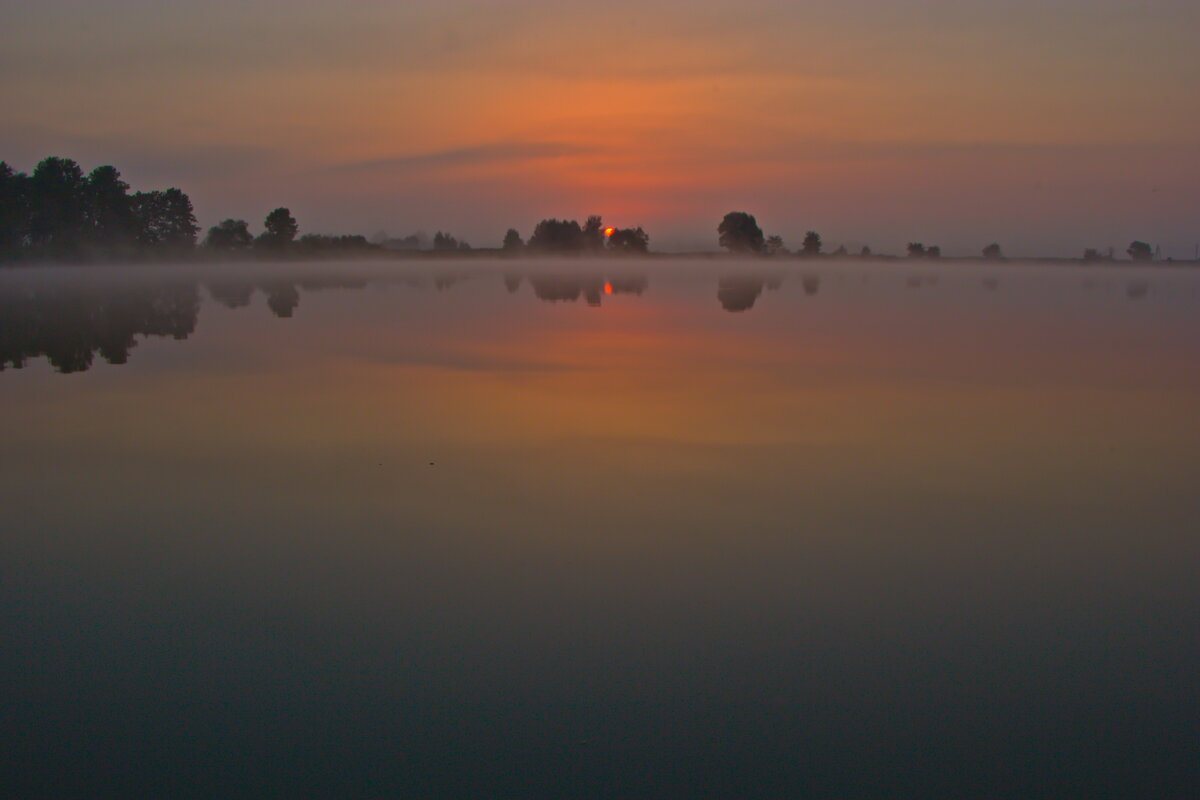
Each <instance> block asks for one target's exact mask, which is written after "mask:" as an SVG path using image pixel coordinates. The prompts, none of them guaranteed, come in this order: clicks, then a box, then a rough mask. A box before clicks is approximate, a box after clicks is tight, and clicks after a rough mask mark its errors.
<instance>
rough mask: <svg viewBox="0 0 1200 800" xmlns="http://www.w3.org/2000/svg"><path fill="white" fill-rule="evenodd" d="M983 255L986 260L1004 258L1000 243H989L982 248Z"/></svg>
mask: <svg viewBox="0 0 1200 800" xmlns="http://www.w3.org/2000/svg"><path fill="white" fill-rule="evenodd" d="M983 257H984V258H986V259H987V260H988V261H999V260H1000V259H1002V258H1004V253H1002V252H1001V250H1000V245H998V244H996V243H995V242H993V243H992V244H989V245H988V246H987V247H985V248H983Z"/></svg>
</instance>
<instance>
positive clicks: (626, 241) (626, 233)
mask: <svg viewBox="0 0 1200 800" xmlns="http://www.w3.org/2000/svg"><path fill="white" fill-rule="evenodd" d="M608 249H609V252H611V253H615V254H616V255H628V256H636V255H645V254H646V253H648V252H649V251H650V237H649V236H648V235H647V234H646V232H645V231H644V230H642V229H641V228H640V227H639V228H616V229H615V230H613V232H612V236H609V237H608Z"/></svg>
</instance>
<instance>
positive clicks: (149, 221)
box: [132, 189, 200, 250]
mask: <svg viewBox="0 0 1200 800" xmlns="http://www.w3.org/2000/svg"><path fill="white" fill-rule="evenodd" d="M132 200H133V215H134V217H135V218H136V220H137V224H138V240H139V242H141V243H142V244H144V245H148V246H150V247H160V248H165V249H171V250H190V249H191V248H192V247H194V246H195V245H196V234H197V233H198V232H199V230H200V228H199V227H198V226H197V225H196V215H195V213H194V212H193V211H192V201H191V200H190V199H189V198H188V196H187V195H186V194H184V193H183V192H181V191H180V190H178V189H167V190H166V191H165V192H157V191H155V192H138V193H137V194H135V195H134V196H133V198H132Z"/></svg>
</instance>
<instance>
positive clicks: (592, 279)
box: [529, 275, 604, 306]
mask: <svg viewBox="0 0 1200 800" xmlns="http://www.w3.org/2000/svg"><path fill="white" fill-rule="evenodd" d="M529 283H530V285H531V286H533V293H534V295H535V296H536V297H537V298H538V299H539V300H545V301H547V302H550V303H557V302H559V301H562V302H570V303H574V302H576V301H577V300H579V296H580V295H583V296H584V298H585V299H586V300H587V304H588V305H589V306H598V305H600V296H601V295H602V294H603V293H604V278H602V277H600V276H599V275H534V276H531V277H530V278H529Z"/></svg>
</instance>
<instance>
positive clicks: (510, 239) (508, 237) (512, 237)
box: [500, 228, 525, 256]
mask: <svg viewBox="0 0 1200 800" xmlns="http://www.w3.org/2000/svg"><path fill="white" fill-rule="evenodd" d="M500 249H501V250H502V251H503V252H504V253H505V254H506V255H510V256H511V255H516V254H517V253H519V252H521V251H522V250H524V249H525V242H524V241H522V240H521V234H520V233H519V232H518V231H517V229H516V228H509V229H508V233H506V234H504V243H503V244H501V245H500Z"/></svg>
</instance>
